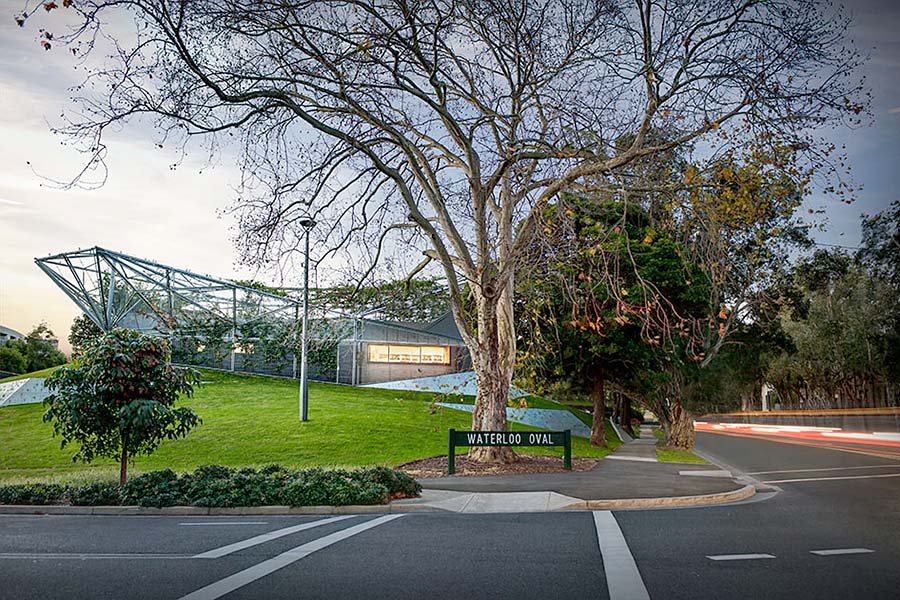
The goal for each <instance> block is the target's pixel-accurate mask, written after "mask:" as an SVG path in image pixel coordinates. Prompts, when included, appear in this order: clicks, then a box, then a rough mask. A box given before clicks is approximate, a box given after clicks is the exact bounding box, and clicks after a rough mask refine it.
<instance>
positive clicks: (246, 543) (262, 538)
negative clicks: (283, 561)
mask: <svg viewBox="0 0 900 600" xmlns="http://www.w3.org/2000/svg"><path fill="white" fill-rule="evenodd" d="M353 516H354V515H346V516H342V517H329V518H327V519H320V520H318V521H312V522H309V523H301V524H300V525H293V526H291V527H285V528H284V529H276V530H275V531H270V532H268V533H264V534H262V535H257V536H255V537H252V538H248V539H246V540H241V541H240V542H235V543H233V544H228V545H227V546H222V547H221V548H213V549H212V550H207V551H206V552H201V553H200V554H197V555H195V556H194V558H221V557H223V556H225V555H226V554H231V553H233V552H238V551H240V550H244V549H245V548H250V547H252V546H258V545H259V544H265V543H266V542H270V541H272V540H275V539H278V538H280V537H284V536H286V535H291V534H292V533H297V532H298V531H305V530H307V529H312V528H313V527H320V526H322V525H328V524H329V523H337V522H338V521H343V520H344V519H350V518H353Z"/></svg>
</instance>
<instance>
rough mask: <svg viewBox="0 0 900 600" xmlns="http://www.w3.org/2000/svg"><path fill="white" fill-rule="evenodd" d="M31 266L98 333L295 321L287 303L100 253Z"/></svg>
mask: <svg viewBox="0 0 900 600" xmlns="http://www.w3.org/2000/svg"><path fill="white" fill-rule="evenodd" d="M35 262H36V263H37V265H38V266H39V267H40V268H41V270H43V271H44V273H46V274H47V275H48V276H49V277H50V278H51V279H52V280H53V281H54V283H56V285H58V286H59V287H60V289H62V290H63V292H65V293H66V295H67V296H69V298H70V299H71V300H72V301H73V302H75V304H77V305H78V306H79V307H80V308H81V309H82V310H83V311H84V313H85V314H86V315H87V316H88V317H90V319H91V320H92V321H94V323H96V324H97V326H98V327H100V328H101V329H103V330H110V329H112V328H114V327H128V328H130V329H135V330H138V331H145V332H148V333H149V332H153V333H169V332H171V331H172V330H173V329H174V328H176V327H177V326H178V325H179V320H180V318H181V317H184V316H185V315H191V316H194V317H197V316H202V317H206V318H212V319H217V320H219V321H222V322H226V323H231V324H234V325H236V326H237V327H240V326H242V325H245V324H248V323H253V322H259V321H267V320H269V321H270V320H279V321H296V320H297V319H298V316H299V312H298V311H299V306H300V303H299V302H297V301H296V300H293V299H292V298H288V297H284V296H279V295H276V294H272V293H268V292H265V291H261V290H257V289H254V288H250V287H245V286H242V285H238V284H236V283H234V282H231V281H226V280H223V279H216V278H214V277H210V276H208V275H200V274H198V273H192V272H191V271H186V270H184V269H178V268H175V267H171V266H167V265H161V264H159V263H156V262H153V261H150V260H146V259H143V258H136V257H134V256H128V255H127V254H121V253H119V252H113V251H112V250H106V249H105V248H98V247H94V248H90V249H88V250H76V251H74V252H64V253H62V254H56V255H53V256H48V257H46V258H39V259H36V260H35Z"/></svg>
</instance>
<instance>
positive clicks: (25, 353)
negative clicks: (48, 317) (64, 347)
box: [0, 321, 66, 374]
mask: <svg viewBox="0 0 900 600" xmlns="http://www.w3.org/2000/svg"><path fill="white" fill-rule="evenodd" d="M56 346H57V339H56V336H55V335H54V334H53V331H51V330H50V328H49V327H48V326H47V323H44V322H43V321H42V322H41V323H39V324H38V325H36V326H35V327H34V328H33V329H32V330H31V332H30V333H29V334H28V335H27V336H26V337H25V339H24V340H8V341H7V342H6V343H4V344H0V371H6V372H9V373H16V374H22V373H31V372H33V371H40V370H42V369H48V368H50V367H55V366H58V365H62V364H65V363H66V355H65V354H63V353H62V352H60V351H59V350H58V349H57V347H56Z"/></svg>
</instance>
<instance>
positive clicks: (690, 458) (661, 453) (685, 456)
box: [656, 446, 709, 465]
mask: <svg viewBox="0 0 900 600" xmlns="http://www.w3.org/2000/svg"><path fill="white" fill-rule="evenodd" d="M656 460H658V461H659V462H671V463H690V464H695V465H708V464H709V461H708V460H705V459H703V458H700V457H699V456H697V455H696V454H694V453H693V452H688V451H686V450H679V449H677V448H670V447H668V446H657V447H656Z"/></svg>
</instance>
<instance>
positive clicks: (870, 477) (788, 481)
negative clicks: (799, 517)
mask: <svg viewBox="0 0 900 600" xmlns="http://www.w3.org/2000/svg"><path fill="white" fill-rule="evenodd" d="M882 477H900V473H889V474H887V475H845V476H844V477H807V478H803V479H775V480H773V481H763V483H801V482H804V481H838V480H840V479H880V478H882Z"/></svg>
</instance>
